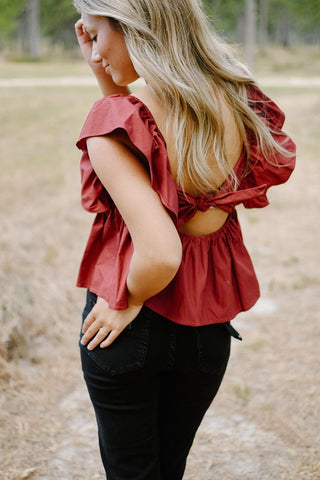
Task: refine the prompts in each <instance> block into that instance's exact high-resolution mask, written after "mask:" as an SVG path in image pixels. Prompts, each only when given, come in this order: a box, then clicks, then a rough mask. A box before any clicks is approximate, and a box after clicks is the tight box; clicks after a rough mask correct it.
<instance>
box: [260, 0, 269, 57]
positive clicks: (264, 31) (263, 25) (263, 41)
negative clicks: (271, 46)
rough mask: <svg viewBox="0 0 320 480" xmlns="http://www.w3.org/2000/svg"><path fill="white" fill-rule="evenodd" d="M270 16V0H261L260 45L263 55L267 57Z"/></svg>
mask: <svg viewBox="0 0 320 480" xmlns="http://www.w3.org/2000/svg"><path fill="white" fill-rule="evenodd" d="M268 15H269V0H260V18H259V43H260V53H261V55H265V54H266V53H267V45H268Z"/></svg>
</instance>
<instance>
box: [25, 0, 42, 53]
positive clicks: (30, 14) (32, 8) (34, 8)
mask: <svg viewBox="0 0 320 480" xmlns="http://www.w3.org/2000/svg"><path fill="white" fill-rule="evenodd" d="M26 14H27V49H28V55H29V56H30V57H31V58H39V57H40V8H39V0H27V10H26Z"/></svg>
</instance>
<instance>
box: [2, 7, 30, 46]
mask: <svg viewBox="0 0 320 480" xmlns="http://www.w3.org/2000/svg"><path fill="white" fill-rule="evenodd" d="M25 3H26V2H25V0H1V8H0V38H7V37H8V36H9V35H10V34H11V33H12V31H13V30H14V29H15V27H16V20H17V18H18V17H19V15H21V13H22V11H23V9H24V7H25Z"/></svg>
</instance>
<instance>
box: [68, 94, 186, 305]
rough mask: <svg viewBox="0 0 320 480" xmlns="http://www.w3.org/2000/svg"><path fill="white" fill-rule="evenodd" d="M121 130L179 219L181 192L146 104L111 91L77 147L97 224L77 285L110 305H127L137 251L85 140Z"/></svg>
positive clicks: (87, 204)
mask: <svg viewBox="0 0 320 480" xmlns="http://www.w3.org/2000/svg"><path fill="white" fill-rule="evenodd" d="M115 131H117V133H118V132H122V133H123V135H126V137H127V138H126V140H128V139H129V140H130V142H131V145H132V149H133V151H134V152H135V154H136V155H137V158H139V160H141V162H143V164H144V165H145V166H146V168H148V169H149V173H150V180H151V186H152V188H153V189H154V190H155V192H157V193H158V195H159V197H160V199H161V202H162V204H163V205H164V206H165V208H166V209H167V211H168V213H169V214H170V216H171V218H172V219H173V221H174V222H175V223H176V222H177V216H178V197H177V192H176V186H175V183H174V181H173V179H172V178H171V176H170V171H169V163H168V157H167V152H166V147H165V142H164V140H163V138H162V136H161V133H160V132H159V130H158V128H157V125H156V123H155V121H154V119H153V117H152V115H151V113H150V112H149V110H148V109H147V107H146V106H145V105H144V104H143V103H142V102H140V100H138V99H137V98H135V97H132V96H130V95H112V96H110V97H105V98H103V99H101V100H99V101H98V102H96V103H95V104H94V106H93V107H92V109H91V111H90V112H89V115H88V117H87V119H86V121H85V124H84V126H83V128H82V131H81V134H80V137H79V140H78V142H77V146H78V148H79V149H81V150H82V152H83V153H82V158H81V183H82V191H81V200H82V205H83V207H84V208H85V209H86V210H88V211H90V212H93V213H96V218H95V221H94V223H93V226H92V229H91V233H90V236H89V239H88V242H87V246H86V249H85V252H84V255H83V258H82V261H81V265H80V269H79V274H78V279H77V286H78V287H83V288H88V289H89V290H91V291H92V292H93V293H95V294H97V295H98V296H99V297H102V298H104V299H105V300H107V302H108V303H109V306H110V308H112V309H114V310H122V309H126V308H127V307H128V297H127V284H126V281H127V276H128V272H129V266H130V262H131V258H132V254H133V245H132V241H131V236H130V232H129V231H128V228H127V226H126V225H125V223H124V221H123V218H122V217H121V215H120V213H119V211H118V209H117V208H116V205H115V204H114V203H113V201H112V199H111V197H110V196H109V194H108V192H107V190H106V189H105V188H104V186H103V185H102V183H101V182H100V180H99V178H98V177H97V175H96V174H95V171H94V170H93V168H92V165H91V162H90V159H89V155H88V151H87V145H86V143H87V142H86V141H87V139H88V138H89V137H96V136H102V135H108V134H110V133H112V132H115Z"/></svg>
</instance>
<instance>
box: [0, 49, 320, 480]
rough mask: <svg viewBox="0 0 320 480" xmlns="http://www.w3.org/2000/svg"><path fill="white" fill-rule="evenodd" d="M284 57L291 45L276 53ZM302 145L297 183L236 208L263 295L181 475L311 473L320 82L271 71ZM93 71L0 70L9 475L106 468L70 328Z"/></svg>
mask: <svg viewBox="0 0 320 480" xmlns="http://www.w3.org/2000/svg"><path fill="white" fill-rule="evenodd" d="M281 59H282V61H281ZM0 66H1V68H0V80H1V78H6V79H8V78H18V77H19V78H24V77H29V78H33V77H34V78H39V77H51V76H54V77H60V76H74V75H80V76H86V75H89V72H88V71H87V69H86V67H85V66H84V65H83V64H82V63H74V64H73V63H71V64H70V63H68V62H60V63H50V64H10V63H6V62H1V65H0ZM257 74H258V78H259V80H260V81H261V82H262V84H263V79H264V78H265V77H270V76H272V77H274V78H278V77H281V78H286V76H288V77H289V76H297V77H302V76H304V77H305V78H306V79H308V78H310V77H317V76H319V77H320V53H319V49H318V50H317V49H311V50H308V51H302V50H301V49H298V50H296V51H294V50H292V51H291V52H289V53H286V52H283V51H277V52H274V51H272V52H270V54H269V56H268V58H267V59H265V60H264V61H263V59H260V60H259V61H258V63H257ZM267 92H268V93H269V94H270V95H271V96H272V97H273V98H274V99H275V100H276V101H277V102H278V103H279V104H280V106H281V107H282V108H283V109H284V110H285V112H286V113H287V123H286V131H288V133H290V134H291V135H292V136H293V137H294V139H295V141H296V142H297V145H298V164H297V168H296V172H295V174H294V176H293V178H292V179H291V180H290V182H288V184H286V185H284V186H281V187H279V188H277V189H274V190H273V191H271V193H270V195H269V198H270V201H271V206H269V207H268V208H266V209H264V210H263V211H257V210H250V211H244V210H243V209H240V212H239V214H240V217H241V220H242V224H243V231H244V236H245V238H246V243H247V246H248V249H249V250H250V252H251V254H252V258H253V261H254V264H255V266H256V270H257V274H258V277H259V279H260V284H261V291H262V299H261V301H260V303H258V305H257V307H256V308H254V309H253V310H252V311H251V312H248V313H246V314H242V315H240V316H239V318H238V319H236V320H235V321H234V325H235V327H236V328H238V329H239V330H240V331H241V333H242V335H243V337H244V342H243V344H236V343H234V349H233V350H234V351H233V356H232V359H231V362H230V366H229V370H228V372H227V375H226V378H225V382H224V384H223V386H222V388H221V392H220V394H219V395H218V398H217V399H216V402H215V403H214V405H213V407H212V408H211V409H210V410H209V412H208V415H207V417H206V419H205V421H204V423H203V426H202V427H201V429H200V431H199V434H198V436H197V439H196V441H195V445H194V448H193V450H192V453H191V456H190V460H189V463H188V469H187V472H186V476H185V478H186V480H218V479H219V480H220V479H222V478H223V480H240V479H241V480H316V479H319V478H320V465H319V446H320V443H319V441H320V436H319V432H320V422H319V418H320V415H319V413H320V412H319V396H320V386H319V380H318V377H319V368H318V364H317V357H318V355H317V353H318V352H319V347H318V345H319V340H320V338H319V337H320V331H319V310H320V273H319V267H320V254H319V233H320V226H319V208H320V200H319V184H320V182H319V180H320V161H319V151H320V136H319V131H320V95H319V94H320V88H319V87H314V88H304V87H298V88H293V89H289V88H285V87H283V86H281V87H273V88H269V89H267ZM99 95H100V94H99V91H98V88H97V87H94V86H89V87H72V86H70V87H37V88H33V87H28V88H27V87H25V88H23V87H20V88H1V86H0V105H1V107H0V112H1V113H0V127H1V135H0V152H1V158H0V166H1V175H0V222H1V235H0V282H1V291H0V327H1V329H0V392H1V393H0V443H1V459H0V471H1V474H0V476H1V478H2V479H3V480H19V479H27V478H32V479H35V480H72V479H77V480H82V479H83V480H84V479H89V478H90V479H99V478H103V475H102V471H101V467H100V464H99V456H98V451H97V440H96V432H95V426H94V419H93V414H92V411H91V407H90V404H89V401H88V399H87V396H86V392H85V389H84V386H83V383H82V379H81V373H80V367H79V359H78V351H77V335H78V329H79V322H80V315H81V309H82V306H83V295H84V293H83V292H82V291H79V290H77V289H76V288H75V286H74V285H75V279H76V275H77V268H78V264H79V261H80V258H81V255H82V251H83V248H84V245H85V241H86V238H87V235H88V231H89V227H90V224H91V221H92V218H91V216H90V215H89V214H87V213H85V212H84V211H82V209H81V207H80V202H79V193H80V192H79V187H80V177H79V158H80V155H79V152H78V151H77V150H76V148H75V146H74V144H75V141H76V139H77V136H78V134H79V131H80V128H81V125H82V123H83V120H84V118H85V115H86V113H87V111H88V110H89V108H90V106H91V104H92V103H93V101H95V100H96V99H97V98H98V97H99Z"/></svg>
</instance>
